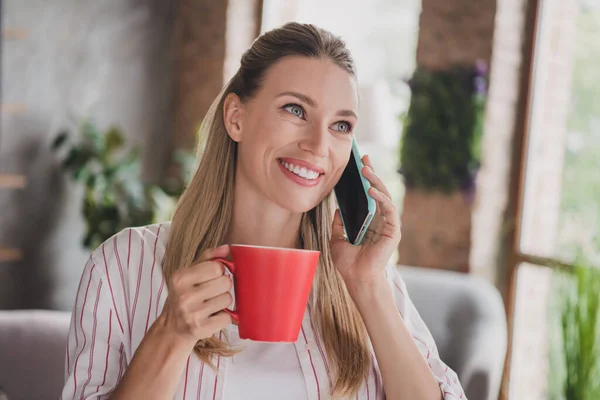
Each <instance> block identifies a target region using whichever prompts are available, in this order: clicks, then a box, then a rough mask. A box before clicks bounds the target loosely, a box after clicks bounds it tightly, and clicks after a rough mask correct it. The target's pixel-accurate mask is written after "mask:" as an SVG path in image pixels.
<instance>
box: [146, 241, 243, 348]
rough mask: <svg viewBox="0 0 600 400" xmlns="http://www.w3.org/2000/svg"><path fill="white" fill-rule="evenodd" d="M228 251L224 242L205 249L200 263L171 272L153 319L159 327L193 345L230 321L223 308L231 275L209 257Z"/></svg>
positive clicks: (228, 297)
mask: <svg viewBox="0 0 600 400" xmlns="http://www.w3.org/2000/svg"><path fill="white" fill-rule="evenodd" d="M228 254H229V246H227V245H224V246H221V247H217V248H216V249H210V250H207V251H206V252H204V254H202V256H201V257H200V259H201V260H202V261H201V262H200V263H198V264H195V265H193V266H191V267H189V268H181V269H179V270H177V271H176V272H175V274H173V276H172V279H171V282H170V285H169V296H168V297H167V300H166V302H165V306H164V308H163V310H162V313H161V315H160V316H159V318H158V320H157V322H159V321H160V322H159V324H160V326H161V329H166V330H167V332H170V333H174V334H175V335H176V336H178V337H180V338H181V339H183V340H184V341H186V342H187V343H188V344H189V345H190V346H191V347H193V346H194V345H195V344H196V342H197V341H198V340H201V339H206V338H208V337H211V336H212V335H213V334H214V333H216V332H218V331H220V330H221V329H223V328H225V327H226V326H227V325H229V324H230V323H231V316H230V315H229V314H227V313H226V312H225V311H223V309H224V308H226V307H228V306H230V305H231V303H232V301H233V298H232V296H231V294H230V293H229V290H230V289H231V286H232V281H231V278H230V277H228V276H227V275H225V273H224V272H225V267H224V266H223V265H222V264H221V263H219V262H217V261H210V260H212V259H214V258H217V257H222V258H225V257H226V256H227V255H228Z"/></svg>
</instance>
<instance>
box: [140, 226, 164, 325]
mask: <svg viewBox="0 0 600 400" xmlns="http://www.w3.org/2000/svg"><path fill="white" fill-rule="evenodd" d="M160 227H161V225H159V226H158V229H157V230H156V239H155V240H154V258H153V259H152V269H150V302H149V303H148V316H147V317H146V329H145V330H144V332H148V324H149V323H150V310H152V286H153V283H154V279H152V276H154V267H155V266H156V245H157V244H158V235H159V233H160ZM156 304H158V297H157V298H156Z"/></svg>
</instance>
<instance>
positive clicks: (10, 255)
mask: <svg viewBox="0 0 600 400" xmlns="http://www.w3.org/2000/svg"><path fill="white" fill-rule="evenodd" d="M22 259H23V251H22V250H21V249H12V248H8V247H0V262H7V261H21V260H22Z"/></svg>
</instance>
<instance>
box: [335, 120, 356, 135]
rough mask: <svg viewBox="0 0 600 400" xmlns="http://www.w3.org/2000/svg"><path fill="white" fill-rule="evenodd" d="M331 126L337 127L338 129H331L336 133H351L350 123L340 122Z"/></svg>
mask: <svg viewBox="0 0 600 400" xmlns="http://www.w3.org/2000/svg"><path fill="white" fill-rule="evenodd" d="M333 126H334V127H335V126H338V129H335V128H334V129H333V130H334V131H338V132H345V133H350V132H352V124H350V122H347V121H340V122H336V123H335V124H333Z"/></svg>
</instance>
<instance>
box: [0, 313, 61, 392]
mask: <svg viewBox="0 0 600 400" xmlns="http://www.w3.org/2000/svg"><path fill="white" fill-rule="evenodd" d="M69 321H70V313H68V312H61V311H42V310H18V311H0V387H1V388H3V390H4V392H5V396H7V397H8V398H9V399H10V400H28V399H36V400H45V399H54V400H55V399H57V398H59V397H60V392H61V390H62V385H63V382H64V359H65V349H66V338H67V332H68V329H69ZM0 399H2V396H0Z"/></svg>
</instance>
